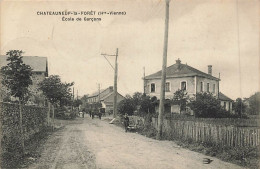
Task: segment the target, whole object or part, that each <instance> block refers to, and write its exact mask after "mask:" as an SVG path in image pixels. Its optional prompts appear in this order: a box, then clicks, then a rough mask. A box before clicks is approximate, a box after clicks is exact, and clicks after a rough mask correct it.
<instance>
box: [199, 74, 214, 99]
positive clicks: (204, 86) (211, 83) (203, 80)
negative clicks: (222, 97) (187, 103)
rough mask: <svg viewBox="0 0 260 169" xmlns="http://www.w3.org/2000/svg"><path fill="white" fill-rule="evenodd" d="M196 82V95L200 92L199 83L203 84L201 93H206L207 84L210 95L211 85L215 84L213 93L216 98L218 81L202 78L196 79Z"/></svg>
mask: <svg viewBox="0 0 260 169" xmlns="http://www.w3.org/2000/svg"><path fill="white" fill-rule="evenodd" d="M196 81H197V85H196V88H197V89H196V90H197V93H200V92H201V90H200V87H201V84H200V82H203V92H207V83H209V86H210V87H209V92H210V93H213V84H215V86H216V87H215V93H213V95H214V96H217V95H218V92H219V91H218V89H219V88H218V81H216V80H211V79H207V78H204V77H197V79H196Z"/></svg>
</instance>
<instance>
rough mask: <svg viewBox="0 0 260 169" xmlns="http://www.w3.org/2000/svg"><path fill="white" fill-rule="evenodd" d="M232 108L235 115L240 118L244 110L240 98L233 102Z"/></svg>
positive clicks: (244, 106) (244, 107)
mask: <svg viewBox="0 0 260 169" xmlns="http://www.w3.org/2000/svg"><path fill="white" fill-rule="evenodd" d="M233 108H234V110H235V112H236V113H237V115H239V117H242V114H243V113H244V112H245V110H246V105H245V104H244V103H243V101H242V99H241V98H237V99H236V101H235V102H234V106H233Z"/></svg>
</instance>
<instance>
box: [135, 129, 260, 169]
mask: <svg viewBox="0 0 260 169" xmlns="http://www.w3.org/2000/svg"><path fill="white" fill-rule="evenodd" d="M137 132H138V133H139V134H142V135H144V136H146V137H149V138H153V139H156V134H157V130H156V129H155V128H154V127H153V126H151V125H146V126H144V127H143V128H139V129H138V131H137ZM163 140H172V141H174V142H175V143H176V144H178V145H179V146H181V147H183V148H186V149H189V150H191V151H195V152H199V153H203V154H205V155H207V156H211V157H216V158H218V159H221V160H223V161H226V162H230V163H234V164H237V165H240V166H242V167H246V168H250V169H258V168H259V159H260V146H258V147H256V148H252V147H228V146H225V147H222V146H217V145H213V144H206V143H196V142H194V141H192V140H182V139H176V138H173V137H171V138H170V137H167V136H166V135H163Z"/></svg>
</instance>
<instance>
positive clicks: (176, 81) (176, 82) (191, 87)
mask: <svg viewBox="0 0 260 169" xmlns="http://www.w3.org/2000/svg"><path fill="white" fill-rule="evenodd" d="M182 81H186V84H187V92H188V95H189V96H190V97H192V96H193V95H194V94H196V93H200V92H201V90H200V82H203V89H204V90H203V91H204V92H206V91H207V83H209V84H210V92H211V93H212V92H213V84H215V93H213V95H215V96H217V94H218V81H216V80H212V79H207V78H204V77H198V76H196V77H195V76H194V77H178V78H177V77H176V78H167V79H166V82H170V89H171V90H170V92H165V98H167V99H171V98H172V97H173V93H175V92H176V91H177V90H178V89H180V88H181V82H182ZM195 81H196V82H195ZM151 83H155V87H156V89H155V92H154V93H151V92H150V90H151ZM195 83H196V85H195ZM145 84H146V87H145V93H146V94H148V95H150V96H156V97H157V98H159V97H160V90H161V79H151V80H145ZM196 91H197V92H196Z"/></svg>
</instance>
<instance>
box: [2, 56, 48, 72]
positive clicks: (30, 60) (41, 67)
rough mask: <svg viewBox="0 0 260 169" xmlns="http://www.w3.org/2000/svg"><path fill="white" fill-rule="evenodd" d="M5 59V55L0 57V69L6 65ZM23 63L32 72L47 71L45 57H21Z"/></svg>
mask: <svg viewBox="0 0 260 169" xmlns="http://www.w3.org/2000/svg"><path fill="white" fill-rule="evenodd" d="M7 58H8V56H6V55H2V56H0V67H3V66H6V65H7V64H8V61H7V60H6V59H7ZM23 63H24V64H26V65H30V66H31V68H32V69H33V72H46V69H47V57H39V56H23Z"/></svg>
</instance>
